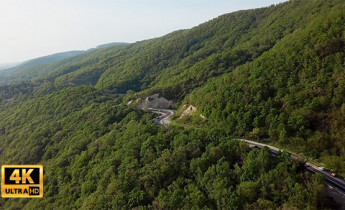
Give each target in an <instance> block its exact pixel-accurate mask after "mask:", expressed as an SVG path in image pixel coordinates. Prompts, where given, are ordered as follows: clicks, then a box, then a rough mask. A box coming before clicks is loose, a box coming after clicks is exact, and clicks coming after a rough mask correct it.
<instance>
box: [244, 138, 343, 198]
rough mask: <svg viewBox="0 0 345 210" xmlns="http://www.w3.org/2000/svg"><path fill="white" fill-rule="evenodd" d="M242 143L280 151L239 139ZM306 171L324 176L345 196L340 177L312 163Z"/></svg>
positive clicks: (308, 164) (293, 156) (294, 155)
mask: <svg viewBox="0 0 345 210" xmlns="http://www.w3.org/2000/svg"><path fill="white" fill-rule="evenodd" d="M238 140H240V141H244V142H246V143H247V144H249V145H254V146H257V147H260V148H261V147H265V146H266V147H268V148H269V149H270V150H271V151H272V152H273V153H276V154H277V153H278V152H279V151H280V149H279V148H277V147H273V146H270V145H267V144H262V143H258V142H255V141H249V140H246V139H238ZM291 157H292V158H297V157H298V156H297V155H296V154H293V153H291ZM306 169H307V170H308V171H310V172H312V173H320V174H322V175H323V176H324V177H325V179H326V181H327V184H328V185H330V186H332V187H333V188H335V189H336V190H337V191H338V192H339V193H341V194H343V195H345V181H344V180H342V179H340V178H338V177H333V176H331V175H330V174H329V173H328V172H327V171H324V170H322V169H320V168H319V167H317V166H316V165H314V164H312V163H310V162H307V163H306Z"/></svg>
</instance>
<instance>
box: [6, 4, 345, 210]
mask: <svg viewBox="0 0 345 210" xmlns="http://www.w3.org/2000/svg"><path fill="white" fill-rule="evenodd" d="M344 11H345V2H344V1H342V0H334V1H327V0H310V1H302V0H301V1H299V0H294V1H289V2H285V3H282V4H278V5H272V6H270V7H266V8H260V9H253V10H245V11H239V12H234V13H230V14H225V15H222V16H220V17H218V18H215V19H213V20H210V21H208V22H206V23H204V24H201V25H199V26H196V27H194V28H192V29H189V30H180V31H176V32H173V33H170V34H168V35H166V36H163V37H160V38H156V39H151V40H145V41H140V42H136V43H133V44H125V45H122V44H121V45H116V46H110V47H107V46H104V47H105V48H99V49H93V50H90V51H87V52H86V53H82V54H80V55H77V56H73V57H68V58H66V59H63V60H59V61H57V62H52V63H45V64H41V63H40V64H37V65H33V66H30V67H29V68H23V69H21V70H20V71H16V72H15V74H11V77H13V78H15V79H14V81H16V82H15V83H11V84H3V85H2V86H0V163H1V164H43V165H44V170H45V175H44V197H43V198H42V199H1V200H0V208H11V209H21V208H23V207H24V208H26V209H34V208H38V209H43V208H48V209H73V208H84V209H102V208H103V209H131V208H141V207H142V208H154V209H177V208H183V209H202V208H205V209H217V208H219V209H221V208H224V209H228V208H229V209H276V208H285V209H286V208H297V209H303V208H308V209H316V208H326V209H327V208H337V205H336V204H334V203H333V202H332V201H331V200H330V199H329V198H328V197H327V195H326V194H325V182H324V180H323V177H322V176H320V175H311V174H310V173H308V172H306V171H305V170H304V162H303V161H301V160H292V159H291V158H289V154H288V153H281V154H278V155H277V156H272V154H271V152H270V151H269V150H268V149H267V148H263V149H261V150H258V149H250V148H249V147H248V146H247V145H246V144H244V143H240V142H239V141H237V140H236V139H237V138H239V137H241V138H242V137H245V138H248V139H252V140H256V141H262V140H265V141H266V142H268V143H270V144H275V145H278V146H280V147H285V148H289V149H290V150H291V151H294V152H296V153H303V154H304V155H305V156H306V157H308V158H311V159H313V160H314V161H316V162H318V163H320V164H324V165H325V167H326V168H328V169H329V170H332V171H334V172H336V173H337V174H339V175H343V176H345V140H344V139H345V138H344V135H343V133H344V131H345V126H344V120H345V101H344V96H345V60H344V58H345V54H344V53H345V13H344ZM7 78H8V77H7ZM0 80H1V79H0ZM3 80H4V81H6V79H3ZM154 93H159V94H160V95H161V96H163V97H165V98H167V99H171V100H174V102H176V103H177V110H176V112H175V116H173V123H172V124H171V125H170V126H169V128H164V126H161V127H159V126H157V125H156V124H154V122H153V120H152V119H153V118H154V117H155V115H154V114H153V113H150V112H145V111H143V110H139V109H137V108H136V107H134V106H127V102H128V101H129V100H132V99H134V100H135V99H137V98H139V97H144V96H148V95H151V94H154ZM187 104H190V105H193V106H195V107H196V110H197V111H196V112H195V113H193V114H192V115H190V116H186V117H184V118H180V114H181V112H182V111H183V107H184V105H187ZM200 114H202V115H200ZM201 116H204V119H203V118H202V117H201Z"/></svg>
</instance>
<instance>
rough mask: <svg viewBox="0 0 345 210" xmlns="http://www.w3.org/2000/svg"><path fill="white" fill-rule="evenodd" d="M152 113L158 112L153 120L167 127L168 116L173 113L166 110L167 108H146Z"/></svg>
mask: <svg viewBox="0 0 345 210" xmlns="http://www.w3.org/2000/svg"><path fill="white" fill-rule="evenodd" d="M148 110H150V111H151V112H153V113H156V114H160V115H161V116H159V117H158V118H155V119H154V121H155V122H156V123H157V124H158V125H164V126H165V127H167V126H168V125H169V124H170V119H169V118H170V117H171V116H172V115H173V114H174V112H173V111H171V110H168V109H153V108H148Z"/></svg>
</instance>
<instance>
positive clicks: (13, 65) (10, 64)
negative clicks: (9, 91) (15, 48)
mask: <svg viewBox="0 0 345 210" xmlns="http://www.w3.org/2000/svg"><path fill="white" fill-rule="evenodd" d="M20 63H21V62H15V63H3V64H0V71H1V70H5V69H8V68H12V67H15V66H18V65H19V64H20Z"/></svg>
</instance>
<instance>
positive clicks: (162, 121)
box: [148, 108, 345, 196]
mask: <svg viewBox="0 0 345 210" xmlns="http://www.w3.org/2000/svg"><path fill="white" fill-rule="evenodd" d="M148 110H150V111H151V112H153V113H157V114H160V115H161V116H160V117H158V118H155V119H154V120H155V122H156V123H157V124H158V125H164V126H165V127H167V126H168V125H169V124H170V119H169V118H170V117H171V116H172V115H173V114H174V112H173V111H171V110H168V109H153V108H149V109H148ZM238 140H240V141H243V142H246V143H247V144H248V145H252V146H257V147H260V148H262V147H268V148H269V149H270V150H271V151H272V152H273V153H275V154H277V153H278V152H279V151H280V149H279V148H277V147H273V146H270V145H267V144H262V143H258V142H255V141H250V140H246V139H238ZM291 157H292V158H295V159H297V158H298V155H296V154H294V153H291ZM306 169H307V170H308V171H310V172H312V173H320V174H322V175H323V176H324V177H325V179H326V181H327V184H328V185H329V186H331V187H333V188H334V189H336V190H337V191H338V192H339V193H341V194H342V195H344V196H345V181H344V180H342V179H340V178H338V177H332V176H331V175H330V174H329V173H328V172H327V171H324V170H322V169H320V168H319V167H317V166H316V165H314V164H312V163H310V162H307V163H306Z"/></svg>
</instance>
